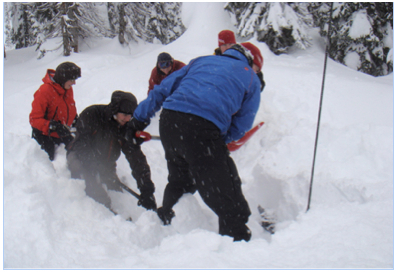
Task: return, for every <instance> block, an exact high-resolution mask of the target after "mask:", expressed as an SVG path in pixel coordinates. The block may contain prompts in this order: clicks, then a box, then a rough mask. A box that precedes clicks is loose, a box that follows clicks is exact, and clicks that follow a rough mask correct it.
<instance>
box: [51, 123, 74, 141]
mask: <svg viewBox="0 0 398 274" xmlns="http://www.w3.org/2000/svg"><path fill="white" fill-rule="evenodd" d="M48 129H49V131H50V132H56V133H58V135H59V137H60V138H65V137H67V136H70V135H71V134H70V131H69V129H68V128H67V127H66V126H65V125H63V124H61V122H58V121H54V120H51V121H50V124H49V125H48Z"/></svg>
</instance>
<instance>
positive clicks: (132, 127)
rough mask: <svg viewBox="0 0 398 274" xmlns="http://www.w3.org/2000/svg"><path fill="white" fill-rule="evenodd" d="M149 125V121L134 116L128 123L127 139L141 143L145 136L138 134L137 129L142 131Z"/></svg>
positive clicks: (137, 143) (136, 143) (135, 143)
mask: <svg viewBox="0 0 398 274" xmlns="http://www.w3.org/2000/svg"><path fill="white" fill-rule="evenodd" d="M147 126H148V124H147V123H144V122H140V121H138V120H137V119H135V118H133V119H131V120H130V121H129V122H128V123H127V129H126V140H127V141H128V142H132V143H133V144H134V145H139V146H140V145H141V144H142V143H143V142H144V138H140V137H137V136H136V133H137V131H142V130H144V129H145V128H146V127H147Z"/></svg>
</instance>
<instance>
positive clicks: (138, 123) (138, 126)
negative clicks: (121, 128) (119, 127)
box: [127, 117, 149, 131]
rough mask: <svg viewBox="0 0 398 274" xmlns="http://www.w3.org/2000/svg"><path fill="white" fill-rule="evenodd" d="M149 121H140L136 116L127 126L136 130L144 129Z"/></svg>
mask: <svg viewBox="0 0 398 274" xmlns="http://www.w3.org/2000/svg"><path fill="white" fill-rule="evenodd" d="M148 125H149V123H145V122H141V121H138V120H137V119H136V118H135V117H133V118H132V119H131V120H130V121H129V122H128V123H127V127H129V128H132V129H134V130H135V131H137V130H139V131H143V130H144V129H145V128H146V127H147V126H148Z"/></svg>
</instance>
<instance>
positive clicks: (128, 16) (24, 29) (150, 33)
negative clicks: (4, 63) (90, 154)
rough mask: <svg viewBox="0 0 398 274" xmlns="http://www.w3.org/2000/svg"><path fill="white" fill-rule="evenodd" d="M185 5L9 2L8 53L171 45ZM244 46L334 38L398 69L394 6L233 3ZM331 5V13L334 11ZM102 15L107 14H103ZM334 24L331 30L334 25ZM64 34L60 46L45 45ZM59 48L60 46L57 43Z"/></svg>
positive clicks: (367, 68) (358, 64)
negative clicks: (106, 43) (90, 41)
mask: <svg viewBox="0 0 398 274" xmlns="http://www.w3.org/2000/svg"><path fill="white" fill-rule="evenodd" d="M182 5H183V2H172V3H167V2H156V3H150V2H129V3H124V2H100V3H94V2H25V3H22V2H6V3H4V34H5V35H4V38H5V50H6V49H19V48H26V47H31V46H35V47H36V51H37V52H38V58H39V59H40V58H43V57H44V56H45V55H46V53H48V52H51V51H55V50H58V49H59V48H61V47H62V48H63V54H64V56H69V55H70V53H71V51H74V52H79V44H81V43H84V40H85V39H87V38H90V37H93V36H94V37H109V38H113V37H116V36H117V37H118V40H119V43H120V44H122V45H126V46H127V45H131V44H133V43H137V42H138V41H139V40H143V41H145V42H149V43H154V44H158V43H159V44H163V45H166V44H169V43H171V42H173V41H175V40H176V39H178V38H179V37H180V36H181V35H182V34H183V33H184V32H185V31H186V27H185V26H184V24H183V22H182V20H181V8H182ZM223 8H224V10H226V11H228V12H229V14H230V16H231V20H232V21H233V22H234V25H235V26H236V29H234V30H233V31H234V32H235V34H236V37H237V41H238V42H245V41H248V40H249V39H252V38H253V37H255V38H256V40H257V41H259V42H263V43H265V44H267V46H268V48H269V49H270V50H271V51H272V52H273V53H275V54H277V55H279V54H289V50H291V48H292V47H299V48H301V49H306V48H308V47H310V45H311V35H310V33H311V30H312V29H313V28H317V29H319V32H320V34H321V36H322V37H327V36H330V37H329V47H328V51H329V52H328V54H329V56H330V57H331V58H332V59H333V60H335V61H338V62H339V63H341V64H344V65H346V66H348V67H350V68H352V69H355V70H358V71H361V72H363V73H367V74H370V75H373V76H382V75H387V74H390V73H391V72H392V71H393V54H394V50H393V2H342V3H333V6H332V3H324V2H322V3H321V2H305V3H298V2H294V3H292V2H289V3H287V2H262V3H253V2H237V3H234V2H227V3H226V4H225V5H224V7H223ZM332 8H333V12H331V10H332ZM98 15H101V16H98ZM329 25H330V29H329V28H328V26H329ZM55 37H62V42H61V43H60V44H59V45H58V46H57V47H55V48H49V47H48V46H47V44H46V43H45V42H46V41H47V40H48V39H51V38H55ZM51 46H52V47H53V46H54V45H53V44H51Z"/></svg>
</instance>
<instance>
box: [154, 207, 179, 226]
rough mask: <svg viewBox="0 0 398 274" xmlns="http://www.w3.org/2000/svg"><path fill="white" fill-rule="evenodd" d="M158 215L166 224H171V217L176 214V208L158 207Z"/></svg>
mask: <svg viewBox="0 0 398 274" xmlns="http://www.w3.org/2000/svg"><path fill="white" fill-rule="evenodd" d="M158 216H159V218H160V220H162V222H163V224H164V225H169V224H171V219H172V218H173V217H174V216H175V213H174V210H172V209H170V210H166V209H165V208H163V207H159V208H158Z"/></svg>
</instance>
